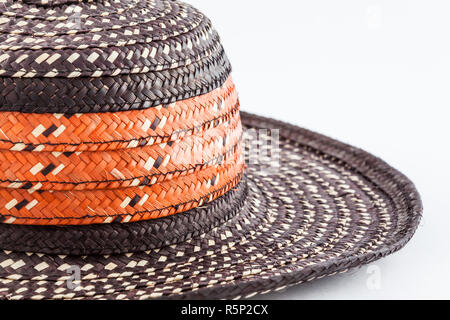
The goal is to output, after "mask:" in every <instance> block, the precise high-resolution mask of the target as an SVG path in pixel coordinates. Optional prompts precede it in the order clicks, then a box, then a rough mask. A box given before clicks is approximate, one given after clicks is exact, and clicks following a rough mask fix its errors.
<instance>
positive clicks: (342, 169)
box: [0, 113, 422, 299]
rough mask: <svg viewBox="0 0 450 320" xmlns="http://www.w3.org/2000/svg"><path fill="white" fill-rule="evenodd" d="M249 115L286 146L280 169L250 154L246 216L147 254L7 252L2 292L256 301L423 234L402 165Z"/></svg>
mask: <svg viewBox="0 0 450 320" xmlns="http://www.w3.org/2000/svg"><path fill="white" fill-rule="evenodd" d="M242 120H243V123H244V126H245V127H246V128H247V129H269V130H279V131H276V132H277V133H279V136H280V145H279V151H280V153H279V158H278V159H279V166H274V167H270V166H269V168H268V167H267V165H268V163H269V164H274V163H275V162H276V161H274V160H273V159H274V158H271V157H270V156H268V158H265V157H263V156H260V157H258V159H259V160H258V161H255V159H250V161H249V162H248V168H247V172H246V178H245V181H244V182H245V183H246V193H245V197H246V198H245V201H244V202H243V203H241V205H242V206H241V208H240V211H239V213H238V214H232V215H229V216H226V215H224V217H226V219H225V220H224V221H223V223H222V222H221V223H220V224H218V225H217V226H215V227H214V228H212V229H210V230H209V231H207V232H205V233H203V234H201V235H196V236H193V237H191V238H189V239H187V240H186V241H184V242H181V243H177V244H173V245H169V246H164V247H161V248H159V249H153V250H149V251H146V252H140V253H130V254H118V255H110V256H101V255H95V256H82V257H81V256H61V255H46V254H27V253H17V252H11V251H3V252H1V253H0V298H5V299H152V298H158V299H203V298H208V299H221V298H245V297H249V296H253V295H255V294H258V293H267V292H271V291H273V290H278V289H280V288H285V287H287V286H292V285H295V284H299V283H302V282H306V281H311V280H313V279H317V278H321V277H324V276H329V275H333V274H336V273H339V272H344V271H347V270H349V269H351V268H355V267H359V266H361V265H364V264H367V263H370V262H373V261H375V260H377V259H379V258H382V257H384V256H386V255H388V254H391V253H393V252H395V251H397V250H399V249H400V248H402V247H403V246H404V245H405V244H406V243H407V242H408V241H409V240H410V239H411V237H412V236H413V234H414V232H415V230H416V229H417V227H418V225H419V222H420V217H421V214H422V203H421V200H420V196H419V194H418V193H417V191H416V189H415V187H414V185H413V184H412V183H411V182H410V181H409V180H408V179H407V178H406V177H405V176H404V175H402V174H401V173H399V172H398V171H397V170H395V169H393V168H392V167H390V166H389V165H387V164H386V163H385V162H383V161H382V160H380V159H378V158H376V157H374V156H372V155H370V154H368V153H366V152H364V151H362V150H360V149H356V148H354V147H351V146H348V145H346V144H343V143H340V142H338V141H335V140H333V139H330V138H327V137H325V136H322V135H319V134H316V133H313V132H310V131H308V130H305V129H301V128H299V127H295V126H292V125H288V124H285V123H281V122H278V121H275V120H271V119H267V118H262V117H258V116H254V115H251V114H247V113H242ZM257 131H258V130H257ZM249 141H250V143H252V140H251V139H249ZM253 142H254V143H257V142H258V141H253ZM259 142H261V141H259ZM249 148H252V146H251V145H250V146H249ZM267 161H269V162H267ZM212 205H213V204H212ZM77 275H79V276H80V281H78V280H77Z"/></svg>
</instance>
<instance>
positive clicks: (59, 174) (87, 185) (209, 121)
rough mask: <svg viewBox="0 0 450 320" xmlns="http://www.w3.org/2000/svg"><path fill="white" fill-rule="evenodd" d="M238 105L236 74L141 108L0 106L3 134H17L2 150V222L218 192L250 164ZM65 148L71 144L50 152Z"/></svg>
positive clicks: (182, 206)
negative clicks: (24, 109)
mask: <svg viewBox="0 0 450 320" xmlns="http://www.w3.org/2000/svg"><path fill="white" fill-rule="evenodd" d="M238 107H239V103H238V100H237V95H236V92H235V87H234V85H233V82H232V81H231V79H229V80H227V81H226V83H225V84H224V86H223V87H220V88H217V89H216V90H213V91H211V92H209V93H207V94H204V95H202V96H198V97H195V98H190V99H187V100H181V101H178V102H176V103H173V104H170V105H165V106H160V107H156V108H151V109H148V110H145V111H140V112H137V111H128V112H121V113H108V114H81V115H80V116H79V117H77V116H72V117H65V116H62V115H60V116H55V114H31V115H28V114H21V113H18V112H13V113H9V112H8V113H3V115H2V118H3V119H4V121H3V124H4V125H3V127H4V128H5V130H6V129H7V130H6V131H3V132H4V135H5V136H6V137H7V138H8V139H10V140H9V141H12V140H14V141H16V142H13V143H12V144H11V142H5V143H6V145H8V144H9V145H10V146H11V147H10V148H9V150H0V161H1V169H2V170H1V171H0V187H2V188H0V222H3V223H7V224H21V225H87V224H98V223H112V222H123V223H128V222H135V221H143V220H149V219H157V218H162V217H166V216H168V215H173V214H176V213H180V212H185V211H188V210H190V209H193V208H195V207H196V206H201V205H203V204H204V203H207V202H210V201H212V200H214V199H217V197H219V196H222V195H223V194H224V193H226V192H227V191H229V190H230V189H231V188H233V187H234V186H235V185H236V184H237V183H238V182H239V179H240V178H241V177H242V173H243V170H244V163H243V160H244V159H243V158H242V152H241V149H242V148H241V135H242V126H241V122H240V117H239V113H238ZM21 120H23V121H21ZM80 122H81V123H83V125H82V126H79V127H78V126H77V124H79V123H80ZM84 128H88V129H87V130H83V129H84ZM66 130H67V132H68V134H64V132H65V131H66ZM79 130H83V131H81V132H80V134H77V135H75V134H74V132H75V133H77V132H78V131H79ZM130 136H134V138H133V139H132V140H130V139H128V140H120V139H124V137H130ZM11 137H13V138H11ZM113 137H115V140H113ZM84 139H86V140H84ZM5 140H6V139H5ZM17 141H20V142H17ZM58 147H60V148H63V150H64V152H61V151H47V150H48V149H50V150H52V149H53V150H54V149H55V148H58ZM67 147H68V148H69V149H70V150H72V151H71V152H68V151H67ZM78 148H80V149H78ZM86 148H87V149H88V150H89V151H80V150H84V149H86ZM111 148H118V149H111ZM90 150H95V151H90Z"/></svg>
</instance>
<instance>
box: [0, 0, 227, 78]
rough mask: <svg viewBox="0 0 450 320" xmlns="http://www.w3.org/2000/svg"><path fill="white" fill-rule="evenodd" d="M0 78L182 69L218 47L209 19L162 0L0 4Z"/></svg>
mask: <svg viewBox="0 0 450 320" xmlns="http://www.w3.org/2000/svg"><path fill="white" fill-rule="evenodd" d="M2 5H3V6H4V7H5V10H1V12H0V50H2V54H1V55H0V75H1V76H3V77H5V76H10V77H56V76H57V77H70V78H73V77H90V76H100V75H101V76H108V75H119V74H135V73H145V72H151V71H154V70H155V69H164V70H165V69H171V67H173V66H182V65H188V64H190V63H191V62H193V61H195V60H198V59H199V58H202V57H204V56H205V55H207V54H208V52H209V51H210V50H211V49H213V48H216V47H218V46H219V45H220V44H219V40H218V36H217V34H216V32H215V31H214V30H213V28H212V26H211V23H210V21H209V20H208V19H207V18H206V17H205V16H204V15H203V14H201V13H200V12H199V11H198V10H196V9H195V8H193V7H192V6H190V5H187V4H184V3H181V2H178V1H168V0H121V1H118V0H115V1H114V0H109V1H108V0H107V1H79V0H23V1H20V2H19V1H12V0H0V6H2Z"/></svg>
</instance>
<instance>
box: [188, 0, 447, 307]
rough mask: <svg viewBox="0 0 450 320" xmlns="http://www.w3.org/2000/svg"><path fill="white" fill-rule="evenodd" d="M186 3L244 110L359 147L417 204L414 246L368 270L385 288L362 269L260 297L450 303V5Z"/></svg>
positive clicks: (329, 0) (299, 0)
mask: <svg viewBox="0 0 450 320" xmlns="http://www.w3.org/2000/svg"><path fill="white" fill-rule="evenodd" d="M187 1H189V2H190V3H192V4H193V5H194V6H196V7H198V8H199V9H201V10H202V11H203V12H204V13H205V14H206V15H208V16H209V17H210V18H211V19H212V20H213V22H214V24H215V27H216V28H217V29H218V31H219V33H220V34H221V36H222V41H223V43H224V46H225V49H226V51H227V53H228V56H229V58H230V60H231V62H232V64H233V67H234V72H233V76H234V80H235V82H236V83H237V86H238V89H239V93H240V98H241V103H242V108H243V110H246V111H250V112H253V113H258V114H261V115H266V116H272V117H275V118H278V119H281V120H285V121H289V122H292V123H295V124H297V125H300V126H303V127H306V128H309V129H312V130H314V131H318V132H321V133H324V134H327V135H329V136H332V137H334V138H337V139H339V140H341V141H344V142H347V143H350V144H353V145H356V146H358V147H361V148H364V149H365V150H367V151H369V152H371V153H373V154H375V155H377V156H379V157H381V158H383V159H384V160H386V161H387V162H389V163H390V164H391V165H392V166H394V167H396V168H397V169H399V170H400V171H402V172H403V173H405V174H406V175H408V176H409V177H410V178H411V179H412V180H413V181H414V182H415V183H416V185H417V187H418V189H419V191H420V192H421V194H422V196H423V201H424V206H425V212H424V219H423V222H422V225H421V227H420V228H419V230H418V232H417V234H416V236H415V238H414V239H413V240H412V241H411V242H410V244H409V245H408V246H407V247H406V248H405V249H403V250H402V251H401V252H399V253H397V254H395V255H393V256H390V257H388V258H386V259H384V260H382V261H379V262H376V263H375V264H374V265H372V269H373V268H375V269H373V270H379V272H380V273H379V275H380V276H381V278H380V280H381V282H380V284H381V287H379V288H376V287H375V288H374V287H373V286H368V284H367V283H368V282H370V281H369V279H370V272H372V271H373V270H372V269H369V270H368V269H367V267H364V268H362V269H360V270H356V271H352V272H350V273H348V274H345V275H339V276H335V277H332V278H326V279H322V280H319V281H315V282H313V283H309V284H305V285H301V286H298V287H295V288H293V289H290V290H288V291H285V292H281V293H278V294H273V295H269V296H266V297H262V298H270V299H419V298H420V299H422V298H424V299H440V298H447V299H449V298H450V274H449V272H450V169H449V167H450V152H449V149H450V144H449V138H450V128H449V123H450V111H449V108H450V40H449V39H450V3H449V1H435V0H430V1H413V0H409V1H406V0H386V1H381V0H341V1H336V0H310V1H304V0H278V1H269V0H226V1H218V0H187ZM368 272H369V273H368Z"/></svg>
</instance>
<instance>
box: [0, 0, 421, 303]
mask: <svg viewBox="0 0 450 320" xmlns="http://www.w3.org/2000/svg"><path fill="white" fill-rule="evenodd" d="M230 72H231V66H230V63H229V61H228V59H227V57H226V55H225V52H224V49H223V47H222V45H221V43H220V39H219V36H218V34H217V32H216V31H215V30H214V29H213V27H212V25H211V22H210V21H209V19H207V18H206V17H205V16H204V15H203V14H202V13H200V12H199V11H198V10H196V9H195V8H193V7H192V6H190V5H187V4H184V3H182V2H179V1H172V0H102V1H100V0H99V1H95V0H83V1H81V0H22V1H13V0H0V299H187V298H195V299H205V298H206V299H219V298H244V297H250V296H253V295H255V294H257V293H266V292H270V291H273V290H280V289H283V288H285V287H287V286H291V285H294V284H298V283H302V282H305V281H310V280H313V279H316V278H320V277H324V276H328V275H333V274H336V273H338V272H344V271H347V270H348V269H350V268H355V267H358V266H361V265H363V264H366V263H370V262H372V261H375V260H376V259H379V258H381V257H384V256H386V255H388V254H390V253H393V252H395V251H396V250H399V249H400V248H401V247H403V246H404V245H405V244H406V243H407V242H408V241H409V240H410V239H411V237H412V236H413V234H414V232H415V230H416V228H417V226H418V224H419V221H420V217H421V213H422V205H421V201H420V197H419V195H418V193H417V191H416V190H415V188H414V186H413V184H412V183H411V182H410V181H409V180H408V179H407V178H406V177H405V176H403V175H402V174H401V173H399V172H397V171H396V170H394V169H393V168H391V167H389V166H388V165H387V164H386V163H384V162H383V161H381V160H379V159H377V158H375V157H373V156H371V155H369V154H367V153H366V152H364V151H361V150H358V149H355V148H353V147H351V146H348V145H345V144H342V143H340V142H337V141H334V140H332V139H329V138H326V137H324V136H321V135H318V134H315V133H312V132H310V131H307V130H304V129H300V128H298V127H295V126H291V125H287V124H284V123H281V122H277V121H274V120H270V119H266V118H261V117H257V116H254V115H250V114H246V113H244V114H241V113H240V111H239V108H240V103H239V99H238V96H237V93H236V88H235V86H234V84H233V81H232V79H231V76H230ZM257 129H261V130H257ZM275 131H276V132H278V133H279V136H280V141H279V142H280V143H279V145H273V144H272V142H273V141H272V140H271V139H272V138H273V136H272V135H270V134H269V135H268V134H267V133H268V132H275ZM254 132H258V134H259V136H258V137H257V138H255V136H253V133H254ZM243 133H244V134H243ZM265 149H269V150H265ZM255 150H256V151H258V150H259V151H269V152H261V153H260V154H258V156H257V157H254V156H253V155H252V152H253V151H255ZM74 275H75V277H74ZM77 275H79V278H77Z"/></svg>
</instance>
